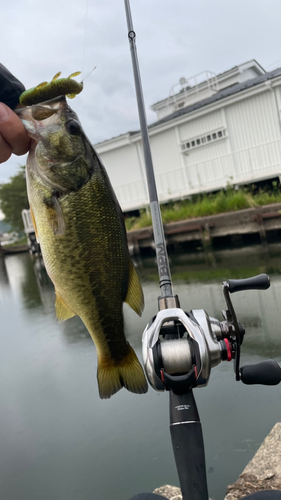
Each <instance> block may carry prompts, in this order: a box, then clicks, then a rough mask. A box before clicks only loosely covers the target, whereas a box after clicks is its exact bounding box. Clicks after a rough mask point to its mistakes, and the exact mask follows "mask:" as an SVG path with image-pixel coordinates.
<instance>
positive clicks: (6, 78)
mask: <svg viewBox="0 0 281 500" xmlns="http://www.w3.org/2000/svg"><path fill="white" fill-rule="evenodd" d="M24 91H25V87H24V85H23V84H22V83H21V82H20V81H19V80H18V79H17V78H16V77H15V76H14V75H12V73H10V71H9V70H7V68H5V66H3V64H1V63H0V102H3V103H4V104H7V106H9V108H11V109H15V107H16V106H17V104H18V103H19V96H20V95H21V94H22V92H24Z"/></svg>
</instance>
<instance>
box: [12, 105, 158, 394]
mask: <svg viewBox="0 0 281 500" xmlns="http://www.w3.org/2000/svg"><path fill="white" fill-rule="evenodd" d="M17 113H18V115H19V117H20V118H21V120H22V123H23V124H24V126H25V128H26V131H27V133H28V134H29V136H30V137H31V138H32V139H33V140H32V146H31V150H30V152H29V155H28V158H27V163H26V180H27V192H28V199H29V203H30V211H31V217H32V220H33V224H34V227H35V232H36V236H37V240H38V242H39V243H40V246H41V251H42V256H43V259H44V263H45V267H46V270H47V273H48V275H49V277H50V278H51V280H52V282H53V284H54V286H55V292H56V303H55V309H56V316H57V319H58V320H59V321H64V320H66V319H68V318H71V317H73V316H75V315H76V316H79V317H80V318H81V320H82V321H83V323H84V324H85V326H86V328H87V329H88V331H89V333H90V335H91V337H92V339H93V341H94V343H95V345H96V350H97V357H98V368H97V380H98V387H99V395H100V397H101V398H102V399H106V398H110V397H111V396H112V395H113V394H115V393H116V392H117V391H119V389H121V388H122V387H125V388H126V389H128V390H129V391H131V392H133V393H137V394H142V393H145V392H147V389H148V386H147V381H146V378H145V375H144V372H143V369H142V366H141V364H140V362H139V360H138V358H137V356H136V354H135V352H134V350H133V348H132V347H131V346H130V344H129V343H128V342H127V340H126V337H125V333H124V316H123V303H124V302H126V303H127V304H128V305H129V306H130V307H131V308H132V309H133V310H134V311H135V312H136V313H137V314H138V315H141V314H142V311H143V307H144V297H143V291H142V287H141V284H140V281H139V278H138V275H137V272H136V269H135V267H134V265H133V262H132V261H131V259H130V256H129V251H128V245H127V237H126V229H125V224H124V218H123V214H122V211H121V207H120V205H119V203H118V200H117V198H116V195H115V193H114V190H113V188H112V186H111V183H110V180H109V177H108V174H107V172H106V170H105V168H104V166H103V164H102V162H101V159H100V158H99V156H98V154H97V153H96V151H95V150H94V148H93V146H92V145H91V143H90V141H89V140H88V138H87V137H86V135H85V132H84V131H83V128H82V125H81V123H80V121H79V118H78V116H77V115H76V113H75V112H74V111H73V110H72V109H71V108H70V106H69V105H68V103H67V101H66V98H65V96H59V97H57V98H55V99H52V100H49V101H46V102H43V103H39V104H34V105H32V106H28V107H25V108H20V109H19V110H17Z"/></svg>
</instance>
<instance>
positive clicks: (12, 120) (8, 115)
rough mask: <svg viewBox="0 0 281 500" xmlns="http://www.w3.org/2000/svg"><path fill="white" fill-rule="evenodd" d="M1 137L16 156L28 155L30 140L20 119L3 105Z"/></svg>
mask: <svg viewBox="0 0 281 500" xmlns="http://www.w3.org/2000/svg"><path fill="white" fill-rule="evenodd" d="M0 135H2V137H3V139H4V140H5V141H6V143H8V144H9V146H10V147H11V149H12V152H13V153H14V154H16V155H23V154H25V153H27V151H28V150H29V147H30V138H29V137H28V135H27V133H26V131H25V128H24V126H23V124H22V122H21V120H20V119H19V117H18V116H17V115H16V114H15V113H14V112H13V111H12V110H11V109H10V108H8V106H6V105H5V104H3V103H0Z"/></svg>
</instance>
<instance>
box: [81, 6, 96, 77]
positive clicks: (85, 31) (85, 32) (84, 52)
mask: <svg viewBox="0 0 281 500" xmlns="http://www.w3.org/2000/svg"><path fill="white" fill-rule="evenodd" d="M88 8H89V0H86V12H85V26H84V41H83V57H82V77H83V75H84V69H85V56H86V39H87V24H88V23H87V21H88ZM94 69H95V68H94ZM92 71H94V70H92ZM87 76H89V75H87ZM86 78H87V77H86ZM84 80H85V78H82V82H84Z"/></svg>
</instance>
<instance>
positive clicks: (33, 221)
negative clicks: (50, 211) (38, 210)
mask: <svg viewBox="0 0 281 500" xmlns="http://www.w3.org/2000/svg"><path fill="white" fill-rule="evenodd" d="M30 216H31V220H32V224H33V226H34V231H35V236H36V241H37V243H40V241H39V238H38V232H37V226H36V221H35V217H34V213H33V210H32V208H31V207H30Z"/></svg>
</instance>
